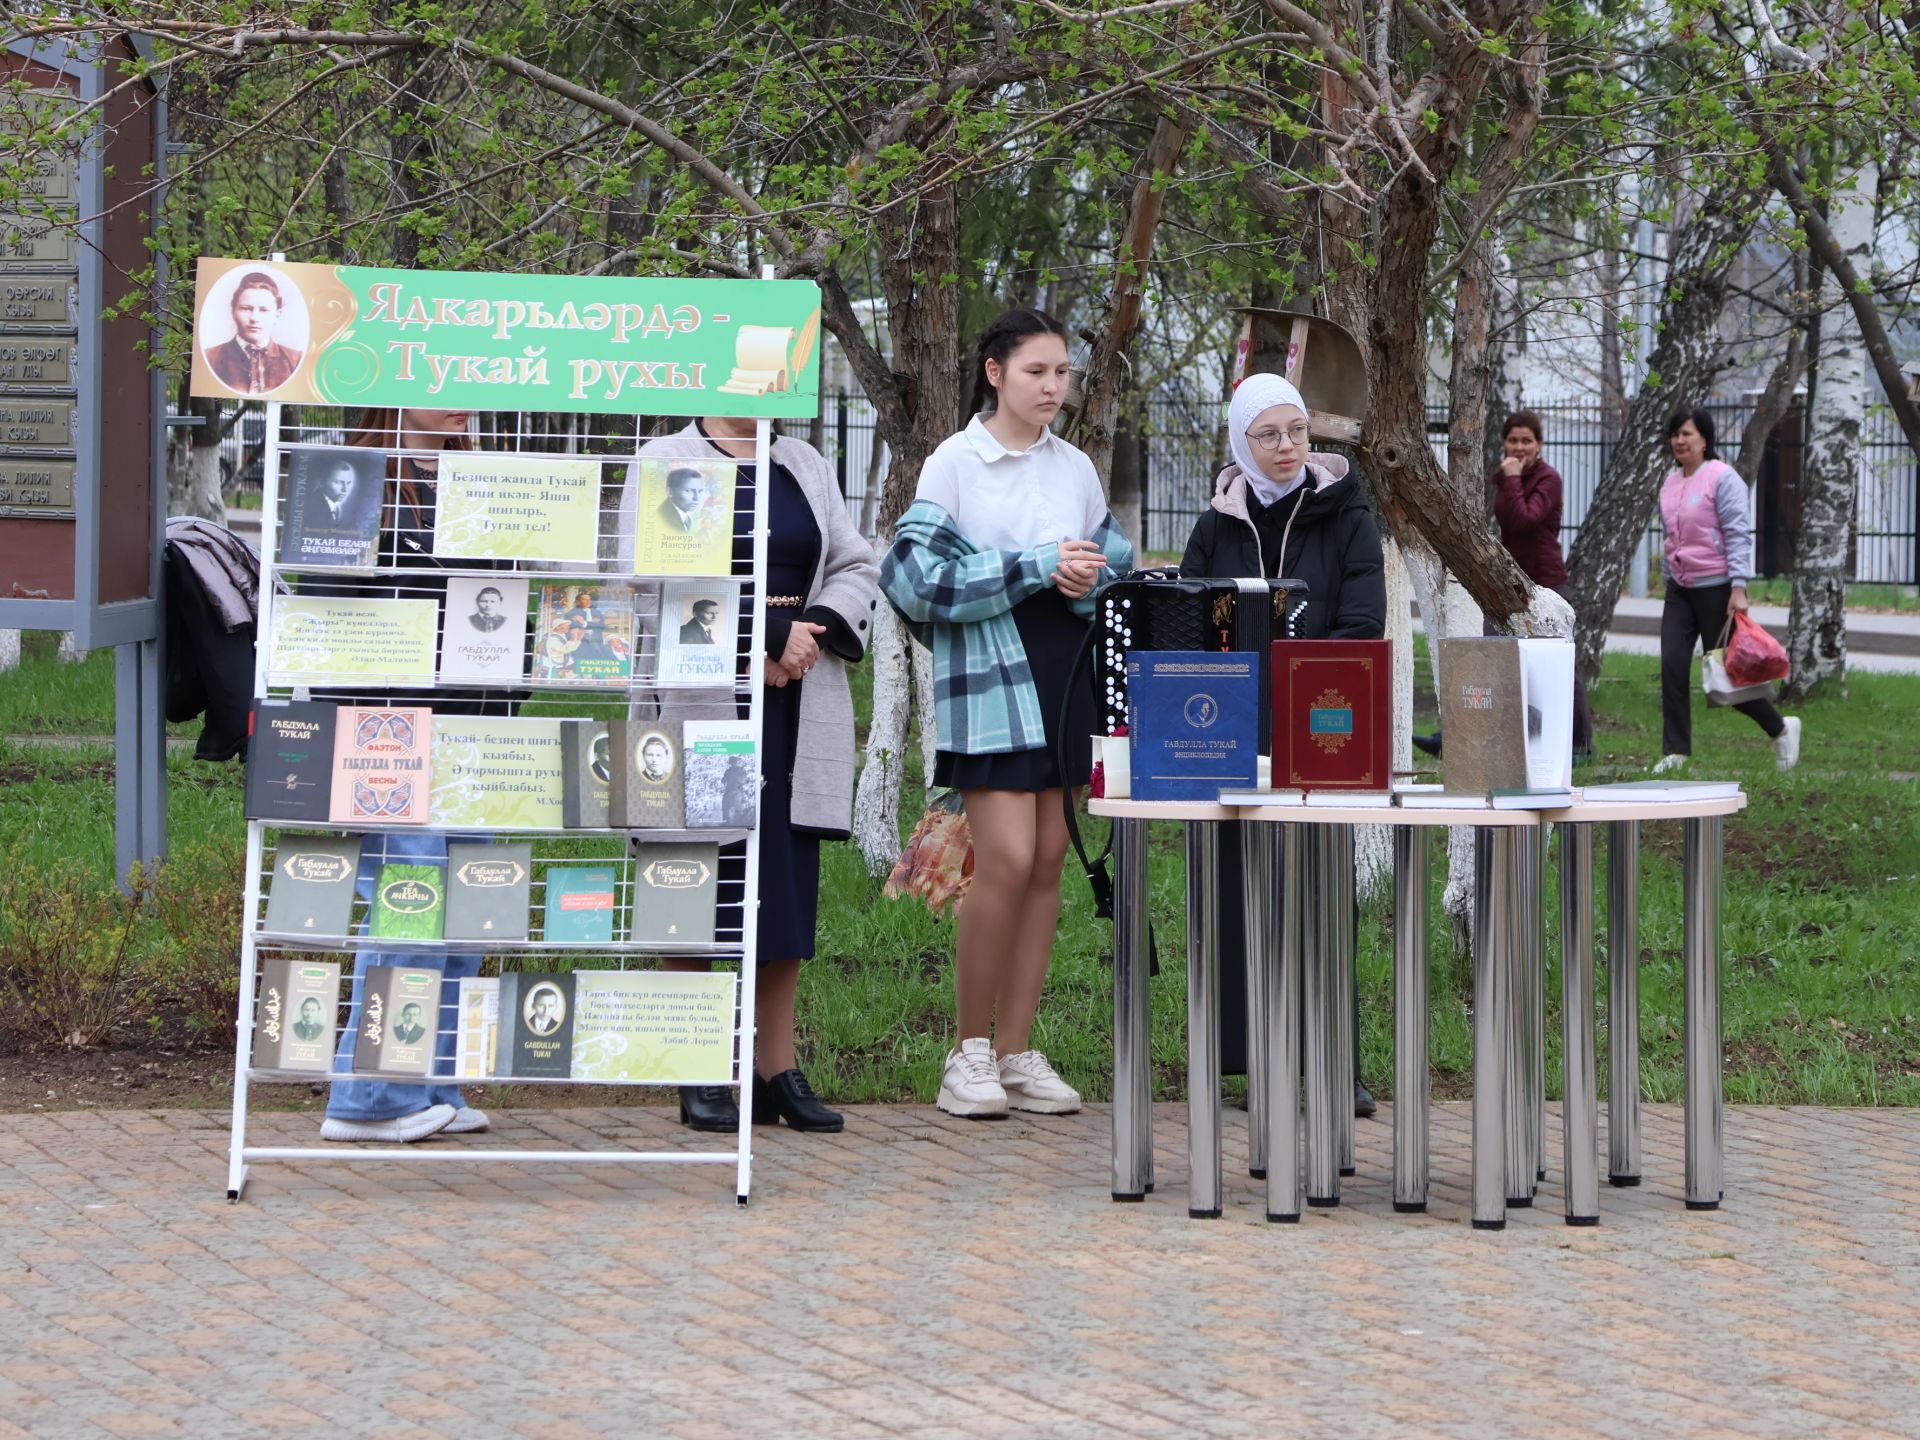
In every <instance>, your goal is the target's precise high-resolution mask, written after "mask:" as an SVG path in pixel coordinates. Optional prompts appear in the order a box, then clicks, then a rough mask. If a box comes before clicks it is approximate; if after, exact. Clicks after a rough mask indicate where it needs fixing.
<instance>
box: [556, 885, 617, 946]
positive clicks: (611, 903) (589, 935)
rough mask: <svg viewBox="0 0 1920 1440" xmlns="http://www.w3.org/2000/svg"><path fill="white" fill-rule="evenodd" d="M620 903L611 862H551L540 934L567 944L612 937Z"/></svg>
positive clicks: (605, 940)
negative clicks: (566, 863) (555, 863)
mask: <svg viewBox="0 0 1920 1440" xmlns="http://www.w3.org/2000/svg"><path fill="white" fill-rule="evenodd" d="M619 905H620V889H619V877H618V876H617V875H616V874H615V873H614V867H613V866H611V865H555V866H551V867H549V869H548V870H547V896H546V915H545V918H544V920H543V921H542V922H541V927H542V928H541V931H540V938H541V939H543V940H547V941H551V942H561V943H565V944H569V945H598V944H606V943H607V942H609V941H611V940H612V939H613V917H614V912H615V911H616V910H617V909H618V908H619Z"/></svg>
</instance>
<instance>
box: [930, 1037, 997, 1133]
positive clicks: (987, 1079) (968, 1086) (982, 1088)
mask: <svg viewBox="0 0 1920 1440" xmlns="http://www.w3.org/2000/svg"><path fill="white" fill-rule="evenodd" d="M939 1104H940V1108H941V1109H942V1110H944V1111H946V1112H947V1113H948V1114H949V1115H961V1116H965V1117H966V1118H968V1119H972V1120H984V1119H987V1118H988V1117H990V1116H996V1115H1004V1114H1006V1113H1007V1092H1006V1091H1005V1089H1003V1088H1002V1087H1001V1084H1000V1063H999V1061H997V1060H996V1059H995V1058H994V1054H993V1042H992V1041H991V1040H989V1039H987V1038H986V1037H984V1036H976V1037H975V1038H974V1039H972V1040H962V1041H961V1042H960V1048H959V1049H958V1050H955V1051H954V1052H953V1053H952V1054H950V1055H948V1056H947V1069H946V1073H945V1074H944V1075H942V1076H941V1077H940V1101H939Z"/></svg>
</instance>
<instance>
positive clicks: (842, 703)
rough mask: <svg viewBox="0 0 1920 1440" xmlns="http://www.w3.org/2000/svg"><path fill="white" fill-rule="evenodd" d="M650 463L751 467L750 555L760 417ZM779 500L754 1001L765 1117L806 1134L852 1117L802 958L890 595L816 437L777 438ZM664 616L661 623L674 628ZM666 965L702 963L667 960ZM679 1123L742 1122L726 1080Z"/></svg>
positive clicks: (628, 496) (675, 441)
mask: <svg viewBox="0 0 1920 1440" xmlns="http://www.w3.org/2000/svg"><path fill="white" fill-rule="evenodd" d="M639 453H640V456H641V458H644V459H690V460H708V461H711V460H716V459H721V458H727V459H734V460H739V461H741V462H742V465H741V485H740V486H739V488H738V491H737V493H738V494H739V495H740V496H741V497H742V498H741V503H740V504H739V505H737V506H736V507H735V525H734V548H735V555H736V558H738V557H740V556H741V555H742V554H743V553H747V554H750V553H751V550H750V548H749V547H750V546H751V544H752V538H751V527H752V519H753V510H752V506H751V504H750V503H748V501H747V499H746V497H748V496H750V495H751V494H752V491H751V489H749V488H748V487H749V486H750V485H751V483H752V478H753V470H752V468H751V467H752V462H753V454H754V422H753V421H752V420H740V419H734V418H729V417H720V416H716V417H712V418H709V419H705V420H696V421H694V422H693V423H692V424H690V425H688V426H687V428H686V429H684V430H682V431H680V432H679V433H678V434H675V435H668V436H663V437H661V438H659V439H656V440H650V441H648V442H647V443H646V444H645V445H644V446H642V447H641V449H640V452H639ZM771 459H772V464H771V465H770V467H769V469H770V471H771V483H770V489H769V494H768V496H767V514H768V532H769V533H768V537H767V571H766V573H765V574H764V575H761V576H759V577H757V579H758V583H759V584H760V586H761V588H762V590H763V592H764V593H765V595H766V603H767V625H766V653H765V654H764V655H763V656H761V657H759V661H758V663H759V667H760V671H761V676H762V679H763V681H764V683H765V685H766V689H765V692H764V694H763V696H762V701H763V703H762V706H761V715H762V734H761V747H760V764H761V776H762V782H763V783H762V787H761V791H760V908H759V947H758V955H757V957H756V958H757V960H758V965H759V969H758V974H757V977H756V990H755V1001H754V1024H755V1028H756V1031H757V1035H756V1038H755V1041H754V1070H755V1074H754V1077H753V1084H754V1097H753V1118H754V1120H755V1121H756V1122H758V1123H765V1124H775V1123H778V1122H779V1121H781V1120H785V1121H786V1122H787V1123H788V1124H789V1125H791V1126H793V1127H794V1128H795V1129H799V1130H828V1131H831V1130H838V1129H840V1127H841V1118H840V1116H839V1115H838V1114H836V1113H835V1112H833V1111H832V1110H829V1109H827V1108H826V1106H824V1105H822V1104H821V1103H820V1102H819V1100H817V1099H816V1098H815V1097H814V1094H813V1090H812V1088H811V1087H810V1086H809V1085H808V1084H807V1077H806V1076H805V1075H804V1074H803V1073H801V1070H800V1066H799V1061H798V1058H797V1057H796V1055H795V1054H794V1042H793V1008H794V995H795V992H796V990H797V988H798V986H799V981H800V962H801V961H802V960H805V959H811V958H812V956H813V949H814V930H815V925H816V920H817V917H818V912H819V901H820V842H821V841H822V840H823V839H834V840H842V839H845V838H846V837H847V836H848V835H849V834H850V833H851V831H852V826H853V779H854V753H853V749H854V746H853V737H854V729H853V693H852V690H851V688H850V687H849V685H848V683H847V670H846V667H847V666H848V665H849V664H852V663H854V662H857V661H858V660H859V659H860V658H861V656H863V655H864V654H865V653H866V648H867V641H868V639H869V637H870V636H871V635H872V633H873V609H874V606H875V604H876V603H877V602H878V600H879V594H880V588H879V577H880V567H879V563H878V561H877V560H876V559H875V558H874V553H873V547H872V546H870V545H868V544H867V542H866V541H865V540H864V539H862V538H861V536H860V531H859V529H858V527H856V526H855V525H854V523H853V520H852V518H851V517H850V516H849V515H848V514H847V507H846V502H845V501H844V500H842V498H841V496H840V489H839V486H838V484H837V483H836V481H835V479H834V473H833V467H832V466H830V465H829V464H828V463H827V461H826V459H825V458H824V457H823V456H822V455H821V454H820V452H819V451H817V450H815V449H814V448H813V447H812V446H811V445H808V444H806V443H805V442H804V441H800V440H793V439H789V438H787V437H785V436H781V437H778V438H776V439H775V440H774V442H773V453H772V456H771ZM638 489H639V487H638V485H636V484H635V483H634V482H633V480H632V479H630V480H629V482H628V484H627V487H626V491H625V493H624V494H623V495H622V497H621V501H620V531H619V533H620V537H621V547H622V552H623V553H622V558H623V559H628V560H630V559H631V555H632V545H633V536H634V534H635V531H636V528H637V526H638V525H639V523H640V514H639V495H638ZM664 619H665V617H663V623H664ZM665 968H667V969H670V970H671V969H704V968H706V965H705V962H701V961H669V962H667V963H666V966H665ZM680 1118H681V1121H682V1123H683V1124H687V1125H690V1126H692V1127H693V1128H694V1129H696V1130H716V1131H733V1130H738V1129H739V1128H740V1111H739V1108H738V1106H737V1105H736V1104H735V1103H734V1099H733V1096H732V1095H731V1094H730V1093H729V1091H728V1090H727V1087H726V1086H724V1085H689V1086H683V1087H681V1091H680Z"/></svg>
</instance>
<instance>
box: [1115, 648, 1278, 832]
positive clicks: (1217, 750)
mask: <svg viewBox="0 0 1920 1440" xmlns="http://www.w3.org/2000/svg"><path fill="white" fill-rule="evenodd" d="M1259 722H1260V657H1259V656H1257V655H1253V654H1247V653H1225V654H1221V653H1216V652H1213V651H1207V650H1136V651H1134V652H1133V653H1132V654H1130V655H1128V656H1127V734H1128V737H1129V745H1128V748H1129V750H1130V752H1131V755H1132V769H1133V798H1134V799H1136V800H1217V799H1218V798H1219V796H1220V792H1221V791H1222V790H1247V789H1251V788H1253V786H1254V785H1255V784H1257V783H1258V781H1259V759H1260V751H1259Z"/></svg>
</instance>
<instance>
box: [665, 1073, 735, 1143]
mask: <svg viewBox="0 0 1920 1440" xmlns="http://www.w3.org/2000/svg"><path fill="white" fill-rule="evenodd" d="M680 1123H681V1124H682V1125H685V1126H686V1127H687V1128H688V1129H689V1130H705V1131H709V1132H712V1133H715V1134H729V1135H731V1134H735V1133H737V1132H738V1131H739V1129H740V1107H739V1106H738V1105H736V1104H734V1103H733V1091H732V1090H730V1089H728V1088H727V1087H726V1086H725V1085H682V1086H681V1087H680Z"/></svg>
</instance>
